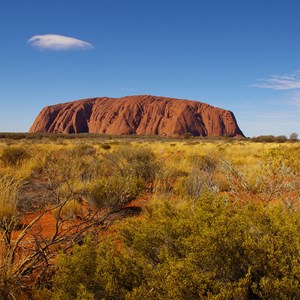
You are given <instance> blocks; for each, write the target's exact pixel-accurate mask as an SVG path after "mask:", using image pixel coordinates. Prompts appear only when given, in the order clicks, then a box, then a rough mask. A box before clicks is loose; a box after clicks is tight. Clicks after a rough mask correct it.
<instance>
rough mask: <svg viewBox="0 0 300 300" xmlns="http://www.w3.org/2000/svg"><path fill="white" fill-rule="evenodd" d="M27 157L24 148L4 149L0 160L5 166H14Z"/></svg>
mask: <svg viewBox="0 0 300 300" xmlns="http://www.w3.org/2000/svg"><path fill="white" fill-rule="evenodd" d="M28 157H29V154H28V152H27V151H26V150H25V149H24V148H21V147H8V148H6V149H4V151H3V154H2V156H1V159H2V161H3V162H4V163H5V164H7V165H12V166H15V165H17V164H18V163H20V162H21V161H23V160H24V159H26V158H28Z"/></svg>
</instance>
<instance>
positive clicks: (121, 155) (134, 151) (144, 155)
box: [104, 146, 159, 188]
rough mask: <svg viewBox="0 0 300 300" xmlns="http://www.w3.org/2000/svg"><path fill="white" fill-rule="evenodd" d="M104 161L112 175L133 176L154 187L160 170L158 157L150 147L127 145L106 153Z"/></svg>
mask: <svg viewBox="0 0 300 300" xmlns="http://www.w3.org/2000/svg"><path fill="white" fill-rule="evenodd" d="M104 163H105V164H106V165H107V169H109V170H110V174H111V175H115V174H118V175H120V176H124V177H127V176H129V177H130V176H133V177H136V178H138V179H141V180H142V181H144V182H145V184H146V186H147V187H149V188H152V186H153V183H154V180H155V175H156V173H157V172H158V170H159V165H158V162H157V159H156V157H155V156H154V154H153V153H152V152H151V150H150V149H149V148H143V147H132V146H125V147H122V148H121V149H119V150H118V151H115V152H109V153H105V155H104Z"/></svg>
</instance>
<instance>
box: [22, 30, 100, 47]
mask: <svg viewBox="0 0 300 300" xmlns="http://www.w3.org/2000/svg"><path fill="white" fill-rule="evenodd" d="M27 43H29V44H30V45H31V46H33V47H37V48H40V49H49V50H76V49H79V50H87V49H92V48H94V47H93V45H92V44H90V43H88V42H85V41H82V40H78V39H75V38H72V37H68V36H63V35H59V34H43V35H34V36H33V37H31V38H30V39H29V40H28V41H27Z"/></svg>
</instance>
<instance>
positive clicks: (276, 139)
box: [251, 132, 298, 143]
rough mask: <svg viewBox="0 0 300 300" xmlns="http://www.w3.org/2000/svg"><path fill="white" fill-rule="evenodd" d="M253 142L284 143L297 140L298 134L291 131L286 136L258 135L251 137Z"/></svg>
mask: <svg viewBox="0 0 300 300" xmlns="http://www.w3.org/2000/svg"><path fill="white" fill-rule="evenodd" d="M251 140H252V141H253V142H258V143H285V142H297V141H298V134H297V133H296V132H292V133H291V134H290V136H289V138H287V137H286V136H285V135H278V136H274V135H259V136H257V137H253V138H251Z"/></svg>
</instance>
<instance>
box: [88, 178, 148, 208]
mask: <svg viewBox="0 0 300 300" xmlns="http://www.w3.org/2000/svg"><path fill="white" fill-rule="evenodd" d="M143 188H144V186H143V183H142V181H141V180H140V179H138V178H136V177H128V176H126V177H123V176H110V177H103V178H101V179H99V180H98V181H96V182H95V183H94V185H93V187H92V188H91V191H90V198H91V200H92V201H93V203H94V204H96V206H98V207H100V208H108V209H111V210H118V209H119V208H121V207H122V206H123V205H125V204H128V203H129V202H130V201H132V200H134V199H135V198H136V197H137V196H138V195H139V194H140V193H141V191H142V190H143Z"/></svg>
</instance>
